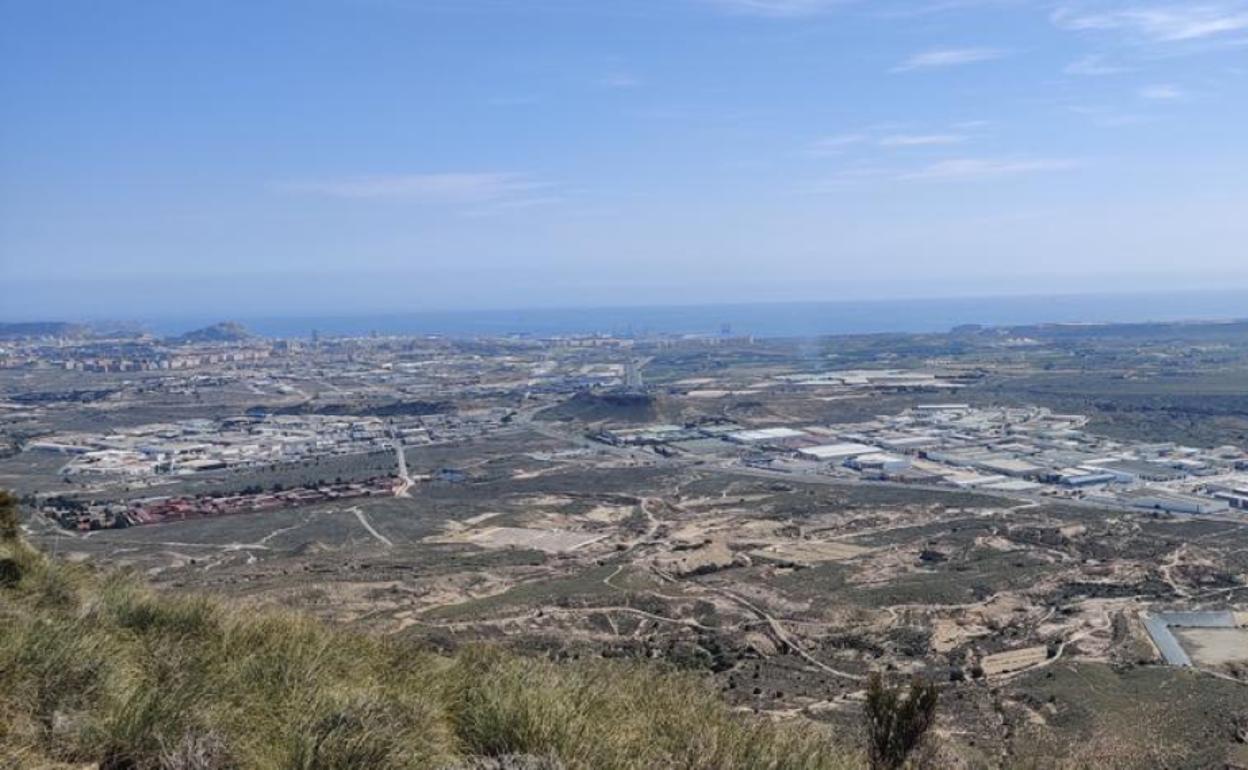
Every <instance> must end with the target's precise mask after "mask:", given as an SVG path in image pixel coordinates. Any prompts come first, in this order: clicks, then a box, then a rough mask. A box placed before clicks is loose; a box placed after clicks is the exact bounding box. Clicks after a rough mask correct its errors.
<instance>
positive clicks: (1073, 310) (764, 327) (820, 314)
mask: <svg viewBox="0 0 1248 770" xmlns="http://www.w3.org/2000/svg"><path fill="white" fill-rule="evenodd" d="M1243 318H1248V290H1228V291H1200V292H1172V293H1160V292H1156V293H1137V294H1071V295H1049V296H1008V297H1007V296H998V297H961V298H946V299H906V300H866V301H852V300H842V301H828V302H785V303H757V304H711V305H670V306H637V307H604V308H534V309H517V310H475V311H474V310H455V311H427V312H422V311H413V312H408V313H385V314H357V315H318V316H290V317H280V318H279V317H254V318H248V317H242V318H237V319H234V320H238V321H240V322H241V323H243V324H244V325H246V326H247V328H248V329H250V330H251V331H252V332H254V333H256V334H260V335H264V336H268V337H287V338H297V337H308V336H310V335H311V334H312V332H313V331H316V332H317V333H319V334H320V335H322V336H359V335H367V334H372V333H376V334H380V335H414V334H439V335H447V336H456V337H473V336H505V335H533V336H556V335H572V334H596V333H601V334H613V335H651V334H720V333H721V332H722V331H723V330H724V329H725V328H727V329H728V330H729V331H730V332H731V333H732V334H733V335H738V336H740V335H753V336H757V337H807V336H816V335H829V334H869V333H885V332H912V333H921V332H944V331H948V330H950V329H952V328H953V327H955V326H960V325H964V324H981V325H985V326H1010V325H1022V324H1037V323H1131V322H1144V321H1184V320H1229V319H1243ZM220 320H222V319H220V318H208V317H197V318H192V317H185V318H161V319H147V320H146V321H145V325H146V327H147V328H149V329H151V330H152V331H155V332H157V333H161V334H176V333H181V332H184V331H187V330H190V329H193V328H197V327H200V326H205V325H207V324H210V323H213V322H216V321H220Z"/></svg>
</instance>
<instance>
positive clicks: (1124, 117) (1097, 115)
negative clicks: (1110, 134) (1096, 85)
mask: <svg viewBox="0 0 1248 770" xmlns="http://www.w3.org/2000/svg"><path fill="white" fill-rule="evenodd" d="M1067 109H1069V110H1070V111H1071V112H1073V113H1074V114H1076V115H1081V116H1083V117H1085V118H1087V119H1089V120H1090V121H1092V123H1093V124H1094V125H1096V126H1099V127H1101V128H1120V127H1122V126H1135V125H1139V124H1140V123H1148V122H1150V121H1151V120H1152V118H1149V117H1146V116H1144V115H1136V114H1133V113H1129V112H1120V111H1118V110H1117V109H1115V108H1113V107H1105V106H1097V105H1093V106H1088V105H1072V106H1070V107H1068V108H1067Z"/></svg>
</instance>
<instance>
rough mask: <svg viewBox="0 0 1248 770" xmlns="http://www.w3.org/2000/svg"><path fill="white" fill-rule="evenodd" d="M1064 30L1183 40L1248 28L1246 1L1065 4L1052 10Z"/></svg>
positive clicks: (1198, 38) (1157, 39) (1154, 40)
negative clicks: (1107, 4) (1089, 5)
mask: <svg viewBox="0 0 1248 770" xmlns="http://www.w3.org/2000/svg"><path fill="white" fill-rule="evenodd" d="M1052 19H1053V23H1054V24H1056V25H1057V26H1059V27H1062V28H1063V29H1071V30H1100V31H1110V32H1121V33H1124V34H1128V35H1131V36H1134V37H1137V38H1140V39H1143V40H1147V41H1153V42H1160V43H1166V42H1182V41H1189V40H1201V39H1204V38H1210V37H1215V36H1219V35H1225V34H1227V33H1233V32H1239V31H1243V30H1248V6H1246V5H1245V4H1244V3H1243V2H1238V1H1236V2H1204V3H1202V2H1192V3H1182V4H1166V5H1143V4H1128V5H1122V4H1117V5H1115V6H1113V7H1111V8H1109V9H1105V6H1104V5H1103V4H1101V5H1100V6H1098V7H1097V8H1096V9H1090V8H1089V7H1088V6H1087V5H1086V4H1078V5H1066V6H1063V7H1061V8H1058V9H1057V10H1056V11H1054V12H1053V16H1052Z"/></svg>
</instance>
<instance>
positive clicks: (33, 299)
mask: <svg viewBox="0 0 1248 770" xmlns="http://www.w3.org/2000/svg"><path fill="white" fill-rule="evenodd" d="M0 65H3V66H0V98H3V100H4V103H5V105H6V120H5V121H4V123H3V124H0V281H3V283H4V284H5V285H6V287H7V291H6V295H7V296H6V301H5V303H4V308H3V309H2V310H0V316H3V317H4V318H6V319H9V320H13V319H17V318H48V319H52V318H70V319H79V318H99V317H114V318H123V317H145V316H161V315H169V314H171V313H184V314H197V315H206V316H217V317H231V316H247V315H250V316H257V315H274V316H281V315H298V314H310V313H340V314H351V313H367V312H407V311H419V310H448V309H456V308H461V309H474V308H493V309H500V308H526V307H585V306H593V305H603V306H635V305H648V304H655V305H673V304H674V305H681V304H703V303H723V302H734V303H736V302H750V301H818V300H826V301H838V300H859V299H890V298H905V297H967V296H975V295H1003V294H1006V295H1008V294H1037V293H1058V294H1071V293H1086V292H1130V291H1161V290H1193V289H1228V288H1248V254H1246V253H1245V252H1246V249H1245V246H1246V245H1248V143H1246V142H1244V141H1243V139H1242V132H1243V126H1245V125H1248V0H1202V2H1197V3H1183V2H1167V1H1166V0H1158V1H1157V2H1150V1H1148V0H881V1H880V2H865V0H859V1H855V0H599V1H596V2H592V3H590V2H570V1H568V0H526V1H525V2H519V1H517V2H506V1H505V0H455V1H454V2H452V1H451V0H306V1H302V2H295V0H269V1H268V2H260V3H256V2H241V0H219V1H218V2H212V3H204V2H191V1H190V0H177V1H174V2H168V3H146V2H138V1H137V0H123V1H122V2H117V3H109V4H101V3H92V2H86V1H85V0H83V1H78V2H75V1H72V0H67V1H66V2H55V3H49V2H36V1H34V0H0Z"/></svg>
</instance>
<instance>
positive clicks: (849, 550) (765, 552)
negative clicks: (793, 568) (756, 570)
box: [751, 542, 871, 564]
mask: <svg viewBox="0 0 1248 770" xmlns="http://www.w3.org/2000/svg"><path fill="white" fill-rule="evenodd" d="M870 552H871V549H870V548H864V547H862V546H860V545H852V544H850V543H818V542H797V543H777V544H776V545H769V546H767V547H766V548H760V549H759V550H757V551H754V552H752V553H751V556H757V557H759V558H764V559H778V560H781V561H790V562H794V563H796V564H818V563H820V562H826V561H848V560H849V559H853V558H855V557H857V556H861V555H862V554H864V553H870Z"/></svg>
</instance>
